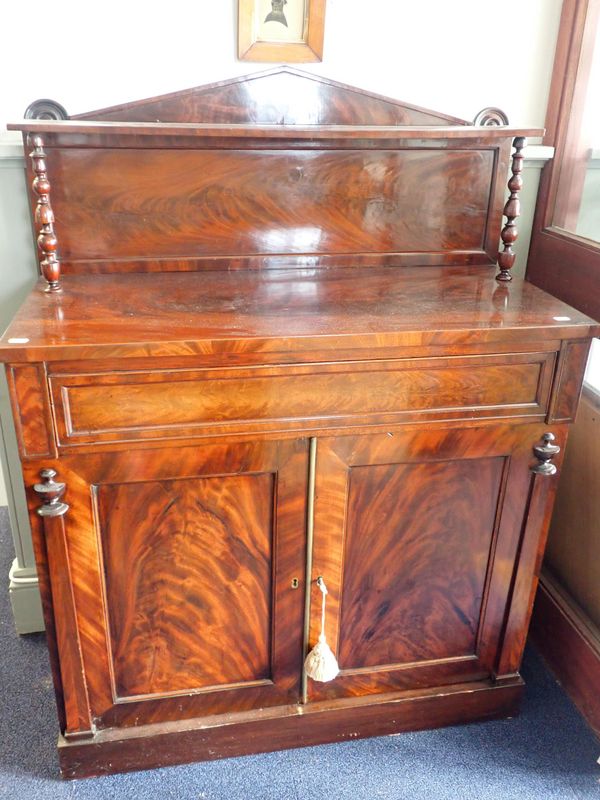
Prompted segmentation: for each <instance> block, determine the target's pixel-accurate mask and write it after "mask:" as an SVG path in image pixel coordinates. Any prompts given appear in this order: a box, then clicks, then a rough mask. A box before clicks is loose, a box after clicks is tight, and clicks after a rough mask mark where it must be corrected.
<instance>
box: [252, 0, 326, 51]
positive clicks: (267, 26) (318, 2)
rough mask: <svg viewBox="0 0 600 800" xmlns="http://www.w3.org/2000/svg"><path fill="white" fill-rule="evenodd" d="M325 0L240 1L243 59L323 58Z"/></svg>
mask: <svg viewBox="0 0 600 800" xmlns="http://www.w3.org/2000/svg"><path fill="white" fill-rule="evenodd" d="M324 27H325V0H239V32H238V55H239V58H240V59H241V60H242V61H279V62H283V61H288V62H302V61H322V60H323V31H324Z"/></svg>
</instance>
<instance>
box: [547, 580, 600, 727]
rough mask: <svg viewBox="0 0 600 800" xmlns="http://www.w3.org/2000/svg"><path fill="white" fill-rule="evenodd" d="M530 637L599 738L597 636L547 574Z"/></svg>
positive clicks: (599, 641)
mask: <svg viewBox="0 0 600 800" xmlns="http://www.w3.org/2000/svg"><path fill="white" fill-rule="evenodd" d="M531 637H532V639H533V641H534V643H535V645H536V647H537V648H538V650H539V651H540V653H541V655H542V656H543V658H544V659H545V661H546V662H547V663H548V666H549V667H550V669H551V670H552V672H553V673H554V675H555V677H556V678H557V680H558V681H559V682H560V683H561V685H562V686H563V688H564V689H565V691H566V692H567V694H568V695H569V697H570V698H571V700H572V701H573V702H574V703H575V705H576V706H577V708H578V709H579V711H580V712H581V713H582V714H583V716H584V717H585V718H586V720H587V721H588V723H589V725H590V726H591V727H592V729H593V730H594V732H595V733H596V735H597V736H600V633H599V632H598V630H597V629H596V627H595V626H594V625H593V624H592V623H591V622H590V620H589V619H588V618H587V616H586V615H585V613H584V612H583V611H582V610H581V608H579V606H577V604H576V603H575V601H574V600H573V599H572V598H571V597H569V595H567V594H566V593H565V592H564V590H562V589H561V588H560V586H558V584H557V583H556V581H555V580H553V579H552V577H551V576H550V575H548V574H547V573H543V574H542V576H541V578H540V584H539V589H538V593H537V597H536V601H535V607H534V610H533V617H532V620H531Z"/></svg>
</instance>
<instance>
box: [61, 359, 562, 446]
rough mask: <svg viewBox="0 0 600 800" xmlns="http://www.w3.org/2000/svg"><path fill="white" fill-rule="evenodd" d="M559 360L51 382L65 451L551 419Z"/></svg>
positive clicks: (80, 377)
mask: <svg viewBox="0 0 600 800" xmlns="http://www.w3.org/2000/svg"><path fill="white" fill-rule="evenodd" d="M554 363H555V353H553V352H551V353H548V352H546V353H518V354H499V355H488V356H466V357H465V356H463V357H447V358H433V359H393V360H381V361H354V362H339V363H319V364H304V365H294V366H260V367H244V368H219V369H190V370H187V369H180V370H154V371H152V370H150V371H129V372H128V371H119V372H111V373H77V374H55V375H52V376H50V378H49V381H50V390H51V394H52V399H53V404H54V409H55V415H56V416H55V419H56V427H57V436H58V444H59V445H63V446H68V445H79V444H84V443H95V442H101V441H110V442H112V441H130V440H137V439H155V438H159V439H163V438H180V437H186V436H202V435H206V436H213V435H215V434H216V435H219V434H235V433H245V432H260V431H282V430H317V429H322V428H325V429H328V428H335V427H340V426H352V425H362V424H367V425H369V424H388V423H390V424H391V423H395V422H402V421H408V420H412V419H421V418H424V419H443V418H448V419H453V418H458V417H475V418H479V417H486V416H494V417H514V416H526V417H530V416H543V415H544V414H545V413H546V411H547V408H548V403H549V396H550V389H551V381H552V373H553V367H554Z"/></svg>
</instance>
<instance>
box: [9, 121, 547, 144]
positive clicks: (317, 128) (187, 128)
mask: <svg viewBox="0 0 600 800" xmlns="http://www.w3.org/2000/svg"><path fill="white" fill-rule="evenodd" d="M7 128H8V129H9V130H11V131H27V132H29V133H51V134H59V135H60V136H61V137H65V136H68V135H69V134H87V135H94V134H100V135H107V134H108V135H111V134H114V135H118V136H152V137H159V136H169V137H170V136H192V137H205V138H214V137H216V138H227V139H286V140H288V139H295V140H297V139H306V140H315V139H318V140H322V139H353V140H356V139H357V138H362V139H480V138H482V137H483V136H485V138H486V139H490V138H491V139H502V138H506V137H512V136H541V135H542V134H543V133H544V129H543V128H513V127H510V126H507V125H495V126H489V127H485V128H483V127H481V126H478V125H427V126H415V125H386V126H382V125H238V124H210V123H196V122H168V123H164V122H127V123H124V122H86V121H71V120H59V121H57V120H23V121H22V122H15V123H10V124H9V125H7ZM157 146H158V145H157Z"/></svg>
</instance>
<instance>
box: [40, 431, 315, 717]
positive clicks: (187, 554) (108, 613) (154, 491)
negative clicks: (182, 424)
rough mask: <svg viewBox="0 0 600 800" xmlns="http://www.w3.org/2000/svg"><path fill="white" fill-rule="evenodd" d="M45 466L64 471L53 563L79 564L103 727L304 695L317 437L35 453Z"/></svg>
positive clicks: (93, 687) (87, 649) (79, 607)
mask: <svg viewBox="0 0 600 800" xmlns="http://www.w3.org/2000/svg"><path fill="white" fill-rule="evenodd" d="M40 466H44V467H45V466H52V467H53V468H55V469H56V470H57V472H58V473H59V479H60V480H61V481H63V482H65V483H66V485H67V491H66V494H65V498H64V499H65V501H66V502H67V503H68V504H69V510H68V512H67V513H66V514H65V515H64V517H63V520H64V530H65V539H66V548H65V551H64V559H65V562H66V563H65V564H52V565H50V566H51V568H52V569H54V571H55V572H56V571H57V570H58V571H60V570H61V569H64V570H65V571H67V570H69V571H70V580H71V582H72V586H73V596H74V604H75V618H76V625H77V628H78V633H79V637H80V641H81V652H82V659H83V668H84V674H85V681H86V684H87V690H88V694H89V701H90V707H91V712H92V718H93V721H94V722H95V724H96V725H97V726H98V727H100V728H102V727H108V726H113V725H125V726H127V725H140V724H146V723H150V722H159V721H169V720H174V719H182V718H183V719H185V718H189V717H195V716H205V715H207V714H215V713H224V712H230V711H249V710H252V709H254V708H260V707H263V706H273V705H284V704H288V703H294V702H297V700H298V695H299V676H300V674H301V661H302V613H303V590H302V587H303V584H304V562H305V551H304V544H303V543H304V540H305V530H304V526H305V519H306V514H305V503H306V488H307V487H306V481H307V442H306V440H297V441H287V442H277V441H272V442H249V443H237V444H231V445H213V446H206V447H200V448H198V447H184V448H166V449H158V450H150V451H149V450H143V451H136V450H132V451H130V452H125V453H103V454H94V455H85V456H77V457H73V458H70V457H67V458H61V459H60V460H59V461H57V462H53V463H51V464H48V463H46V462H44V464H43V465H41V464H40V463H39V462H38V463H37V464H28V465H26V466H25V474H26V482H27V485H28V487H32V486H33V484H35V483H36V481H37V480H38V474H37V473H38V470H39V468H40ZM30 494H31V504H32V509H31V510H32V514H31V517H32V522H33V525H34V528H35V534H36V535H37V536H39V537H40V538H41V537H43V536H44V533H43V526H42V525H41V522H40V519H39V517H38V516H37V514H36V513H35V508H36V506H37V505H38V504H39V500H38V499H37V497H36V496H35V493H34V492H33V491H31V492H30ZM46 535H48V530H47V531H46ZM38 552H44V553H47V554H48V555H47V557H48V559H49V558H50V557H51V556H50V553H51V552H54V553H56V552H57V551H56V549H54V551H51V550H50V549H46V548H40V549H39V551H38ZM55 557H56V556H55ZM46 566H47V565H46ZM295 587H297V588H295ZM53 611H54V616H55V618H56V617H58V616H59V615H60V614H61V613H62V610H61V608H59V607H55V608H54V609H53Z"/></svg>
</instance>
